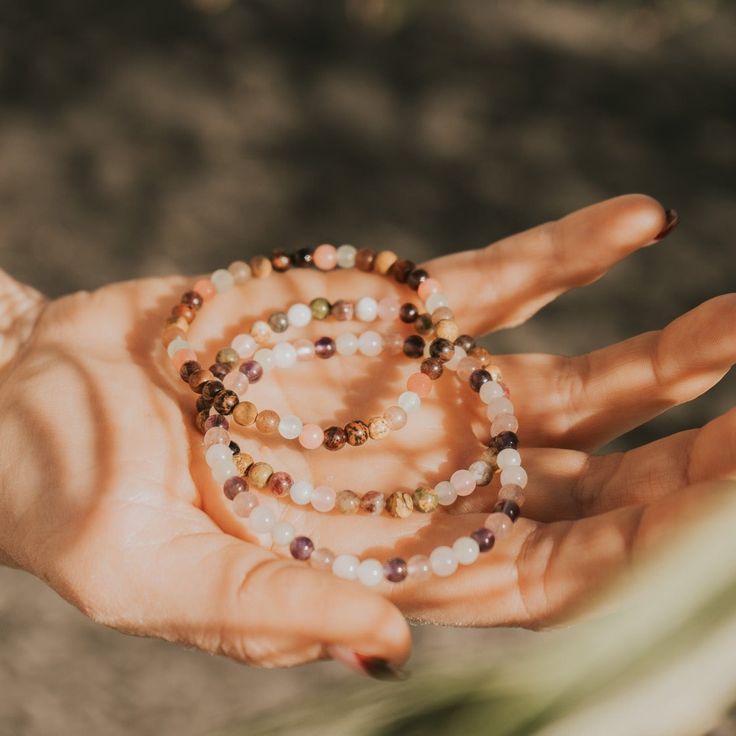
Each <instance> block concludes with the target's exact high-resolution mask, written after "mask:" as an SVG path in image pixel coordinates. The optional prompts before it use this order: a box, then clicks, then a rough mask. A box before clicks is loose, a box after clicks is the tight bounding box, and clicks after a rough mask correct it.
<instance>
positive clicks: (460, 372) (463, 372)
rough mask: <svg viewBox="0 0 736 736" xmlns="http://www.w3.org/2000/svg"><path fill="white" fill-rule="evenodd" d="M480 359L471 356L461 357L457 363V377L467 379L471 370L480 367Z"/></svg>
mask: <svg viewBox="0 0 736 736" xmlns="http://www.w3.org/2000/svg"><path fill="white" fill-rule="evenodd" d="M482 367H483V366H481V364H480V361H479V360H478V358H473V357H471V356H468V357H467V358H463V359H462V360H461V361H460V362H459V363H458V364H457V377H458V378H459V379H460V380H461V381H467V380H469V378H470V374H471V373H472V372H473V371H477V370H478V369H479V368H482Z"/></svg>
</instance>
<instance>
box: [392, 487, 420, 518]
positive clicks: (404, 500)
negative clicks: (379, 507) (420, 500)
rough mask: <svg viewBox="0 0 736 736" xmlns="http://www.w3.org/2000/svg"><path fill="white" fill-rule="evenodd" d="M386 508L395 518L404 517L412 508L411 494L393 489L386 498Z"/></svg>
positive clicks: (409, 514)
mask: <svg viewBox="0 0 736 736" xmlns="http://www.w3.org/2000/svg"><path fill="white" fill-rule="evenodd" d="M386 510H387V511H388V512H389V514H391V516H395V517H396V518H397V519H406V518H407V517H409V516H411V512H412V511H413V510H414V501H413V500H412V497H411V494H410V493H406V492H405V491H395V492H394V493H392V494H391V495H390V496H389V497H388V498H387V499H386Z"/></svg>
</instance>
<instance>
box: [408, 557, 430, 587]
mask: <svg viewBox="0 0 736 736" xmlns="http://www.w3.org/2000/svg"><path fill="white" fill-rule="evenodd" d="M406 565H407V567H408V569H409V579H410V580H416V581H422V580H429V578H431V577H432V566H431V565H430V564H429V557H427V556H426V555H414V556H413V557H410V558H409V559H408V561H407V563H406Z"/></svg>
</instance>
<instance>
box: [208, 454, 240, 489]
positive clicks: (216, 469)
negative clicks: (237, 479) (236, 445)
mask: <svg viewBox="0 0 736 736" xmlns="http://www.w3.org/2000/svg"><path fill="white" fill-rule="evenodd" d="M211 470H212V477H213V478H214V479H215V482H216V483H221V484H224V483H225V481H227V480H228V478H232V477H234V476H236V475H237V474H238V469H237V468H236V467H235V464H234V463H233V461H232V459H228V460H222V461H220V462H218V463H216V464H215V465H213V466H212V468H211Z"/></svg>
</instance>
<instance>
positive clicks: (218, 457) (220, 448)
mask: <svg viewBox="0 0 736 736" xmlns="http://www.w3.org/2000/svg"><path fill="white" fill-rule="evenodd" d="M231 456H232V452H230V448H229V447H228V446H227V445H223V444H220V443H217V444H214V445H210V446H209V447H208V448H207V449H206V450H205V453H204V459H205V462H206V463H207V465H209V466H210V467H214V466H215V465H217V464H219V463H222V462H223V461H224V460H228V459H229V458H230V457H231Z"/></svg>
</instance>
